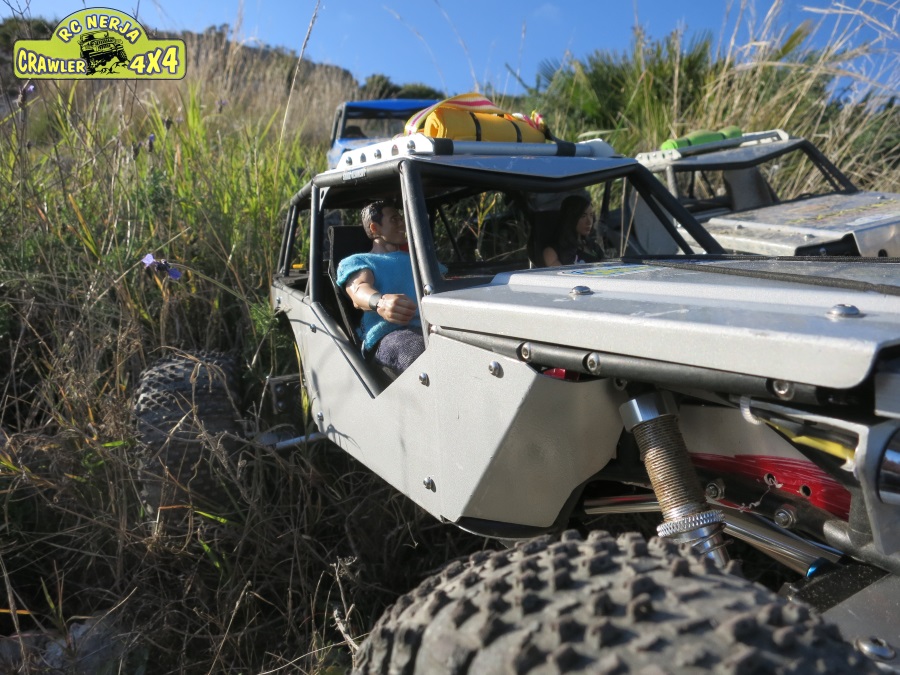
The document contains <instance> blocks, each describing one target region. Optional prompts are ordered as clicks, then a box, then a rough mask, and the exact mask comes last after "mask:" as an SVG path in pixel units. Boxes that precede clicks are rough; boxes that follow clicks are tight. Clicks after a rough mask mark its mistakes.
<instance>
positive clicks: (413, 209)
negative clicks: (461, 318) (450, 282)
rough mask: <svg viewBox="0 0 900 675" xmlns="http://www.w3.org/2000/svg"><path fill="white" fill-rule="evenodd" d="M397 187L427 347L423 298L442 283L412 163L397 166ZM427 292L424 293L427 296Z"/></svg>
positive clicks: (418, 180) (426, 323) (426, 322)
mask: <svg viewBox="0 0 900 675" xmlns="http://www.w3.org/2000/svg"><path fill="white" fill-rule="evenodd" d="M400 185H401V188H402V193H403V213H404V215H405V216H406V233H407V236H409V237H411V239H412V241H411V246H410V247H409V255H410V258H411V263H412V269H413V282H414V283H415V287H416V304H417V305H418V306H419V318H420V319H421V321H422V335H423V337H424V338H425V346H426V347H427V346H428V335H429V329H430V326H431V325H430V324H429V323H428V319H427V317H426V316H425V313H424V312H423V311H422V297H423V296H424V295H429V294H430V293H432V292H434V290H436V289H438V288H439V287H440V286H439V282H440V281H442V280H443V278H442V276H441V273H440V269H439V267H438V262H437V256H436V255H435V253H434V239H433V238H432V236H431V227H430V225H429V220H428V209H427V207H426V205H425V200H424V199H423V198H422V197H423V191H422V177H421V176H420V175H419V171H418V167H417V166H415V164H414V163H413V162H401V163H400ZM426 291H427V292H426Z"/></svg>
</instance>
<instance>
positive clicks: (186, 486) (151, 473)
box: [134, 352, 241, 516]
mask: <svg viewBox="0 0 900 675" xmlns="http://www.w3.org/2000/svg"><path fill="white" fill-rule="evenodd" d="M238 390H239V378H238V364H237V361H236V360H235V359H234V358H232V357H229V356H226V355H224V354H221V353H218V352H199V353H195V354H188V355H174V356H169V357H167V358H164V359H162V360H161V361H159V362H158V363H157V364H156V365H154V366H153V367H151V368H148V369H147V370H145V371H144V372H143V374H142V375H141V378H140V380H139V382H138V386H137V390H136V392H135V399H134V417H135V422H136V425H137V432H138V438H139V440H140V443H141V450H140V452H141V461H140V469H139V472H138V479H139V481H140V488H141V499H142V501H143V502H144V505H145V507H146V508H147V510H148V512H149V513H150V515H152V516H156V515H157V512H158V511H159V510H160V508H161V507H163V508H164V507H167V506H173V505H184V504H190V503H194V502H199V503H201V504H202V505H204V506H210V505H213V506H219V507H223V506H226V505H227V504H228V501H229V500H228V498H227V497H228V495H227V491H226V490H225V489H224V487H223V485H222V483H221V481H220V480H219V479H218V477H217V472H216V470H215V467H216V466H217V462H218V466H221V464H222V460H226V461H227V459H228V458H231V457H233V456H234V455H235V454H236V453H237V452H238V451H239V450H240V448H241V426H240V422H239V420H240V414H239V402H240V398H239V395H238Z"/></svg>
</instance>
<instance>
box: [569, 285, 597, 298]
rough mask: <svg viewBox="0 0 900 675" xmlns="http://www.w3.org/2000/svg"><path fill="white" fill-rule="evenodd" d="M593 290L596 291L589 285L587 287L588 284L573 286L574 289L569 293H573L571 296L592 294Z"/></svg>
mask: <svg viewBox="0 0 900 675" xmlns="http://www.w3.org/2000/svg"><path fill="white" fill-rule="evenodd" d="M593 292H594V291H592V290H591V289H590V288H589V287H587V286H573V287H572V290H571V291H569V295H571V296H573V297H574V296H576V295H592V294H593Z"/></svg>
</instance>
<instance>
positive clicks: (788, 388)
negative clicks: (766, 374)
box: [772, 380, 794, 401]
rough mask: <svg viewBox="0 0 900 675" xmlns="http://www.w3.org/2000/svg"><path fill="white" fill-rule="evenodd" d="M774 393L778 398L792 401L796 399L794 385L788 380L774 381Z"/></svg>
mask: <svg viewBox="0 0 900 675" xmlns="http://www.w3.org/2000/svg"><path fill="white" fill-rule="evenodd" d="M772 391H773V392H774V393H775V395H776V396H777V397H778V398H781V399H784V400H785V401H790V400H791V399H792V398H794V383H793V382H788V381H787V380H773V381H772Z"/></svg>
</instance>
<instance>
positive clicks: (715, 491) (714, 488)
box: [706, 479, 725, 499]
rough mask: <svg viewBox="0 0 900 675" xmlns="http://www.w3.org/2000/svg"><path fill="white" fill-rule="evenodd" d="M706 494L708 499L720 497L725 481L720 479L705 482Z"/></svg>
mask: <svg viewBox="0 0 900 675" xmlns="http://www.w3.org/2000/svg"><path fill="white" fill-rule="evenodd" d="M706 496H707V497H709V498H710V499H721V498H722V497H723V496H725V483H723V482H722V481H721V479H717V480H714V481H712V482H710V483H707V484H706Z"/></svg>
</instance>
